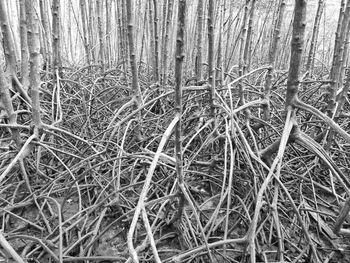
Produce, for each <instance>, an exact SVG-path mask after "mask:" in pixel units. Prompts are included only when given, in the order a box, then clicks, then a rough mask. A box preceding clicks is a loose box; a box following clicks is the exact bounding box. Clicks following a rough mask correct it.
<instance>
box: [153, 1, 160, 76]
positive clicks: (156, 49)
mask: <svg viewBox="0 0 350 263" xmlns="http://www.w3.org/2000/svg"><path fill="white" fill-rule="evenodd" d="M153 8H154V19H153V23H154V60H155V68H154V75H155V76H154V77H155V81H156V82H159V35H158V8H157V0H153Z"/></svg>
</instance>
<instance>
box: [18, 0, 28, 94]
mask: <svg viewBox="0 0 350 263" xmlns="http://www.w3.org/2000/svg"><path fill="white" fill-rule="evenodd" d="M19 6H20V39H21V78H22V85H23V88H24V89H25V90H26V91H27V90H28V86H29V64H28V62H29V51H28V39H27V21H26V8H25V0H20V1H19Z"/></svg>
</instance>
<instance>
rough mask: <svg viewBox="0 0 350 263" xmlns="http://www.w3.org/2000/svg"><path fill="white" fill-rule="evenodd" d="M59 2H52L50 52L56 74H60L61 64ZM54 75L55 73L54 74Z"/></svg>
mask: <svg viewBox="0 0 350 263" xmlns="http://www.w3.org/2000/svg"><path fill="white" fill-rule="evenodd" d="M60 2H61V1H60V0H53V2H52V37H53V39H52V52H53V68H54V71H55V72H56V71H57V70H58V71H59V72H60V70H61V67H62V62H61V33H60V24H61V22H60V20H61V19H60ZM55 74H56V73H55Z"/></svg>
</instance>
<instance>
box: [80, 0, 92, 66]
mask: <svg viewBox="0 0 350 263" xmlns="http://www.w3.org/2000/svg"><path fill="white" fill-rule="evenodd" d="M80 12H81V23H82V28H83V42H84V48H85V56H86V61H87V64H88V65H89V66H90V65H91V56H90V47H89V39H88V24H87V22H88V21H87V11H86V0H80Z"/></svg>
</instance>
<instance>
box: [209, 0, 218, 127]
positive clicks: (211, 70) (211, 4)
mask: <svg viewBox="0 0 350 263" xmlns="http://www.w3.org/2000/svg"><path fill="white" fill-rule="evenodd" d="M214 5H215V3H214V0H209V5H208V83H209V85H210V90H209V103H210V117H211V118H212V119H213V120H214V126H215V125H216V122H215V103H214V99H215V64H214V44H215V40H214V10H215V7H214Z"/></svg>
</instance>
